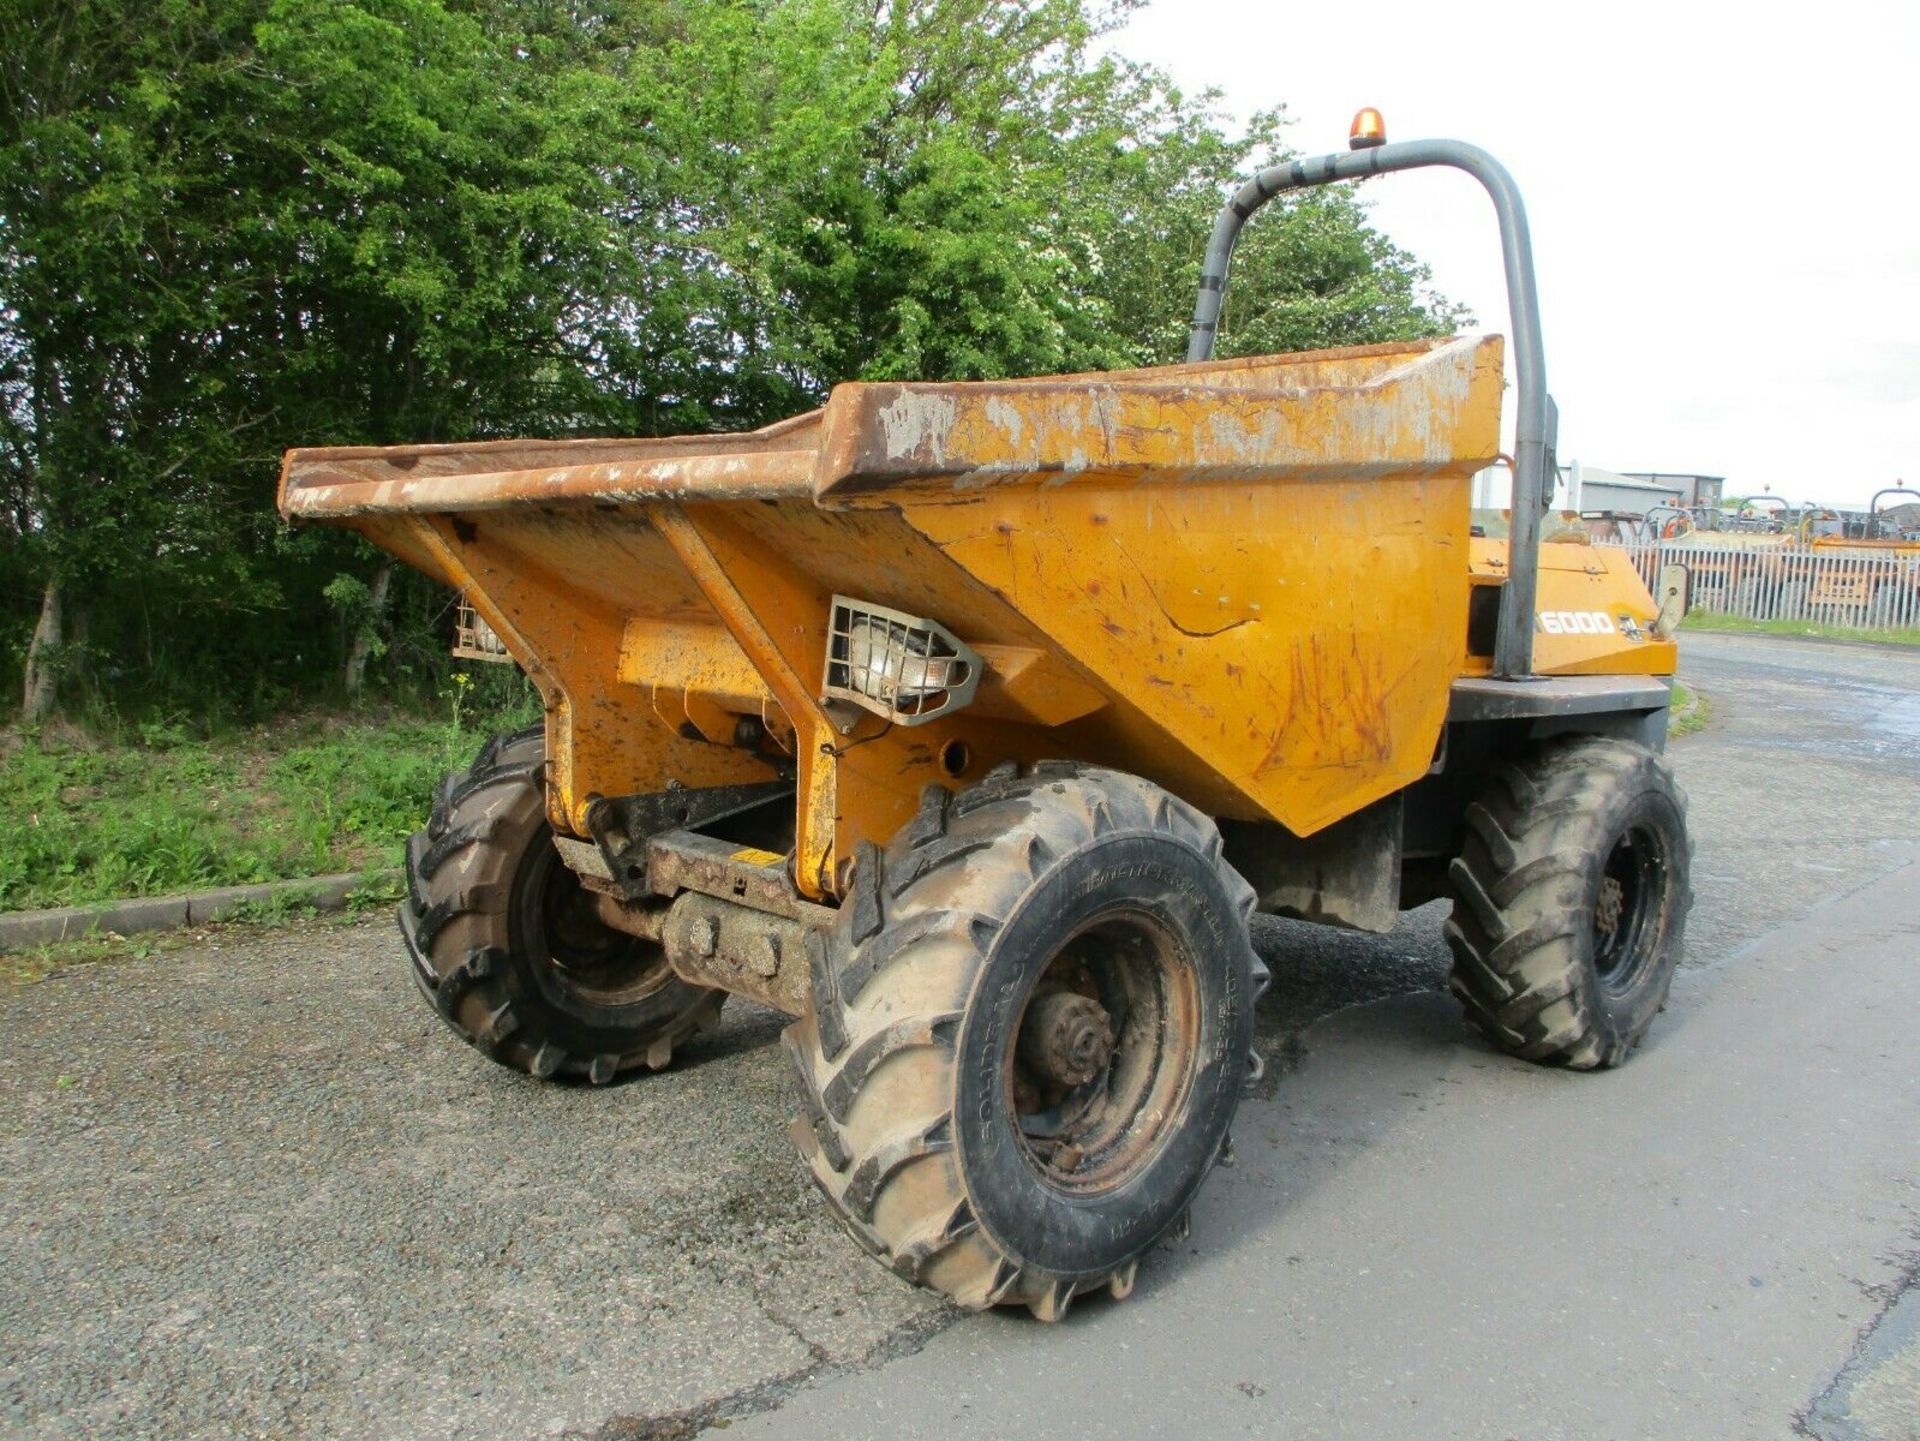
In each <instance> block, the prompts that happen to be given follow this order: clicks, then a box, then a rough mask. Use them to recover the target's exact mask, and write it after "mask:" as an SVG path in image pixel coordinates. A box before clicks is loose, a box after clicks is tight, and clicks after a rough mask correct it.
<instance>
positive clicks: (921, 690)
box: [825, 595, 980, 725]
mask: <svg viewBox="0 0 1920 1441" xmlns="http://www.w3.org/2000/svg"><path fill="white" fill-rule="evenodd" d="M979 684H980V657H979V656H978V655H976V654H975V653H974V652H973V650H972V649H971V648H970V647H969V646H968V645H967V644H966V642H964V641H962V640H961V639H960V638H959V637H958V636H956V635H955V634H954V633H953V632H952V631H950V630H948V629H947V628H946V627H945V626H943V625H941V624H940V623H939V622H938V621H934V620H927V619H926V618H924V617H922V616H913V615H905V614H902V613H901V612H900V611H897V610H889V609H887V608H886V607H885V606H879V605H871V604H869V603H867V602H866V601H860V600H853V599H851V598H849V597H847V596H843V595H836V596H835V597H834V598H833V614H832V619H831V623H830V624H829V627H828V633H827V676H826V684H825V691H826V694H827V696H828V697H829V698H838V699H841V700H850V701H852V702H854V703H855V704H856V705H861V706H865V707H866V708H867V709H868V710H870V711H873V712H874V713H875V714H877V715H883V716H885V717H886V718H887V719H888V720H890V721H895V722H897V723H899V724H900V725H919V724H921V723H922V722H924V721H930V720H932V719H933V718H934V717H935V716H937V715H944V714H946V713H947V712H948V711H951V710H956V709H958V708H959V707H961V706H963V705H965V704H966V703H967V702H968V701H970V700H972V699H973V692H974V688H975V687H976V686H978V685H979Z"/></svg>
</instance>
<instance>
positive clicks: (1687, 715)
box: [1667, 681, 1708, 740]
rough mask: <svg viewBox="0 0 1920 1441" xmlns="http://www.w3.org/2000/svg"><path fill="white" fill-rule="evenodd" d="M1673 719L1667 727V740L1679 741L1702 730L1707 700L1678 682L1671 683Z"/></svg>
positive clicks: (1706, 711)
mask: <svg viewBox="0 0 1920 1441" xmlns="http://www.w3.org/2000/svg"><path fill="white" fill-rule="evenodd" d="M1671 714H1672V716H1673V719H1672V721H1670V722H1669V723H1668V725H1667V739H1669V740H1679V739H1680V738H1681V737H1682V736H1690V735H1692V734H1693V733H1694V732H1695V731H1697V730H1700V729H1702V728H1703V727H1704V726H1705V725H1706V723H1707V716H1708V709H1707V698H1706V697H1705V696H1703V695H1701V694H1700V693H1699V692H1698V691H1696V690H1693V689H1692V688H1691V687H1689V686H1685V685H1682V684H1681V683H1680V682H1679V681H1675V682H1674V683H1673V709H1672V712H1671Z"/></svg>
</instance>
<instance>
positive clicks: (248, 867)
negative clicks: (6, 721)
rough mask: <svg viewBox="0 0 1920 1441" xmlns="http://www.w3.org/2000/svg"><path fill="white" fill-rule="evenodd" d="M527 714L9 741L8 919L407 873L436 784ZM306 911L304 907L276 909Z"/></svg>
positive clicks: (3, 743)
mask: <svg viewBox="0 0 1920 1441" xmlns="http://www.w3.org/2000/svg"><path fill="white" fill-rule="evenodd" d="M525 719H526V717H523V716H519V715H517V714H516V715H509V716H505V717H499V716H488V717H486V718H485V719H484V720H479V721H476V720H475V718H473V717H471V716H463V715H462V714H461V713H460V711H459V710H458V708H456V709H455V712H454V715H453V716H452V718H451V719H447V720H434V719H427V718H422V717H419V716H402V715H389V716H334V715H301V716H294V717H290V718H288V719H286V720H284V721H282V722H279V723H277V724H275V725H272V726H266V727H261V728H259V729H255V730H248V731H240V732H235V733H231V734H227V735H223V736H216V737H201V738H196V737H193V736H191V735H189V734H187V733H186V732H185V731H184V730H183V729H182V728H180V727H174V726H162V725H147V726H142V727H139V728H138V732H137V733H136V734H135V735H133V736H130V737H126V738H121V739H117V740H111V741H107V740H100V739H95V738H89V737H87V736H84V735H81V734H78V733H72V732H68V733H65V734H61V735H48V734H39V735H34V734H18V733H16V734H14V735H11V736H6V735H0V816H4V817H6V820H7V823H6V825H5V826H4V827H0V911H17V910H37V909H39V908H42V907H46V906H71V905H87V904H90V903H93V902H99V901H112V900H121V899H124V898H130V897H135V896H153V895H168V894H171V893H174V892H179V891H194V890H200V889H203V888H205V887H209V886H228V885H246V884H249V883H252V882H256V881H276V880H287V879H296V878H301V877H306V876H315V875H323V874H326V873H328V872H338V871H367V872H371V871H374V870H378V869H382V868H386V867H391V866H396V865H398V864H400V861H401V847H402V845H403V843H404V842H405V839H406V837H407V835H408V834H409V833H410V832H411V831H412V830H414V829H415V828H416V827H417V826H419V825H420V824H421V823H422V821H424V820H425V818H426V814H427V808H428V806H429V804H430V803H431V801H432V797H433V790H434V787H435V786H436V785H437V784H438V783H439V780H440V778H441V777H442V776H443V775H445V774H446V772H448V771H449V770H453V769H455V768H456V767H458V766H461V765H464V764H466V763H467V762H468V761H469V760H471V759H472V757H473V754H474V752H475V751H476V750H478V749H479V747H480V744H481V742H482V741H483V740H484V739H485V737H486V736H487V735H489V734H491V733H492V732H493V731H495V730H499V729H504V728H506V727H507V726H509V725H512V724H517V723H521V722H522V721H524V720H525ZM273 909H274V910H275V911H276V912H277V913H282V914H287V915H291V914H297V913H298V911H299V904H298V900H297V898H290V899H288V900H286V901H285V902H276V903H275V905H274V907H273Z"/></svg>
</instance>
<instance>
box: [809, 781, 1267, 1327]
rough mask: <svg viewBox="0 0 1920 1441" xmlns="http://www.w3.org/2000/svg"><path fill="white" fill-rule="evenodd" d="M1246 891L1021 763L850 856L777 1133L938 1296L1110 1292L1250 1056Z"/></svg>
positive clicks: (1196, 1182) (1185, 841)
mask: <svg viewBox="0 0 1920 1441" xmlns="http://www.w3.org/2000/svg"><path fill="white" fill-rule="evenodd" d="M1253 902H1254V897H1253V892H1252V890H1251V889H1250V888H1249V887H1248V886H1247V884H1246V882H1245V881H1243V880H1242V879H1241V878H1240V877H1239V876H1238V875H1237V874H1236V873H1235V872H1234V871H1233V870H1232V869H1231V868H1230V867H1228V866H1227V865H1226V864H1225V863H1224V862H1223V861H1222V860H1221V856H1220V837H1219V833H1218V831H1217V830H1216V829H1215V827H1214V825H1213V823H1212V822H1211V821H1210V820H1208V819H1207V818H1206V817H1204V816H1202V815H1200V814H1199V813H1198V812H1197V811H1195V810H1193V809H1192V808H1191V807H1189V806H1187V805H1185V804H1184V803H1182V802H1180V801H1179V800H1176V799H1175V798H1173V797H1172V796H1169V795H1167V794H1166V793H1165V792H1163V791H1160V790H1158V789H1157V788H1156V787H1154V786H1152V785H1149V784H1148V783H1146V782H1145V781H1141V780H1137V779H1135V778H1133V777H1131V776H1126V775H1121V774H1119V773H1117V772H1113V771H1102V770H1095V769H1092V768H1089V767H1076V766H1067V765H1060V766H1043V767H1039V768H1037V769H1036V770H1035V771H1034V772H1032V773H1031V774H1029V775H1027V776H1024V777H1021V776H1017V775H1014V774H1011V773H1007V774H1003V775H1000V776H996V777H990V778H989V779H988V780H987V781H986V782H983V783H982V784H981V785H980V786H978V787H975V788H974V789H972V790H970V791H967V792H964V793H962V794H961V795H959V796H957V797H953V798H951V799H949V796H948V793H947V792H946V791H945V790H943V789H941V788H940V787H937V786H936V787H930V788H929V790H928V792H927V797H926V801H925V804H924V806H923V809H922V811H921V814H920V816H919V818H918V819H917V820H916V821H915V822H913V823H912V824H911V825H910V826H908V828H907V829H906V831H905V832H904V833H903V834H902V835H901V836H900V837H898V838H897V839H896V840H895V841H894V843H893V844H892V846H890V847H889V848H888V849H887V850H886V851H884V852H882V851H881V850H880V849H879V848H878V847H875V846H871V845H869V846H865V847H863V848H862V850H861V853H860V855H859V857H858V860H857V869H856V872H855V882H854V887H853V891H852V893H851V894H850V895H849V897H848V899H847V900H846V902H845V903H844V904H843V906H842V907H841V913H840V919H839V922H838V923H837V925H836V928H835V930H834V932H833V933H832V936H831V938H830V941H829V943H828V947H827V952H828V953H827V954H826V955H825V956H823V957H822V964H821V965H820V966H819V968H818V969H817V971H816V977H815V998H814V1006H813V1008H812V1010H811V1011H810V1012H809V1013H808V1014H807V1015H806V1016H804V1017H802V1018H801V1019H800V1020H799V1021H797V1022H795V1023H794V1024H793V1025H792V1026H791V1027H789V1028H788V1030H787V1032H786V1037H785V1039H786V1043H787V1046H788V1048H789V1050H790V1051H791V1053H792V1055H793V1059H794V1062H795V1065H796V1067H797V1068H798V1070H799V1074H800V1083H801V1090H802V1096H803V1100H804V1103H805V1113H804V1114H803V1115H802V1116H801V1117H800V1118H799V1119H798V1120H797V1121H796V1123H795V1126H794V1136H795V1139H796V1141H797V1142H798V1143H799V1146H800V1150H801V1152H802V1154H803V1156H804V1157H805V1159H806V1162H807V1164H808V1167H809V1168H810V1170H811V1171H812V1173H813V1177H814V1180H815V1181H816V1182H817V1183H818V1184H819V1186H820V1188H821V1190H822V1191H824V1192H825V1193H826V1196H827V1199H828V1201H829V1202H830V1203H831V1204H832V1206H833V1208H834V1210H835V1211H836V1213H837V1214H838V1215H839V1217H840V1219H841V1221H842V1222H843V1223H844V1224H845V1225H846V1227H847V1228H848V1230H849V1231H851V1232H852V1233H853V1235H854V1236H855V1238H856V1239H857V1240H859V1241H860V1242H861V1244H862V1245H864V1246H865V1247H866V1248H867V1249H868V1250H869V1251H871V1252H872V1253H873V1254H874V1255H876V1256H878V1257H879V1258H880V1259H881V1260H883V1261H884V1262H886V1263H887V1264H888V1265H890V1266H891V1267H892V1268H893V1269H894V1270H895V1271H896V1272H898V1273H899V1274H900V1275H902V1276H903V1277H906V1278H907V1279H909V1280H913V1281H917V1282H919V1283H920V1284H922V1285H925V1286H928V1287H930V1288H931V1289H933V1290H935V1291H938V1292H940V1293H942V1294H943V1295H945V1296H947V1297H948V1298H949V1299H951V1300H953V1301H955V1302H957V1303H958V1304H959V1305H962V1306H965V1307H968V1308H970V1309H981V1308H984V1307H987V1306H992V1305H998V1304H1003V1303H1007V1304H1024V1305H1026V1306H1027V1307H1029V1308H1030V1309H1031V1310H1032V1311H1033V1313H1034V1314H1035V1315H1037V1316H1039V1317H1040V1318H1042V1319H1043V1320H1057V1319H1059V1318H1060V1317H1061V1316H1063V1315H1064V1314H1065V1313H1066V1310H1067V1306H1068V1304H1069V1303H1070V1302H1071V1301H1072V1299H1073V1297H1074V1296H1075V1295H1077V1294H1080V1293H1082V1292H1086V1291H1091V1290H1096V1289H1100V1288H1105V1289H1107V1290H1109V1291H1111V1292H1112V1293H1113V1294H1114V1295H1116V1296H1123V1295H1125V1294H1126V1293H1127V1291H1128V1290H1130V1289H1131V1287H1132V1284H1133V1276H1134V1270H1135V1267H1136V1266H1137V1264H1138V1262H1139V1258H1140V1256H1141V1254H1142V1253H1143V1252H1145V1251H1146V1250H1147V1249H1148V1248H1149V1247H1151V1246H1152V1245H1153V1244H1154V1242H1155V1241H1157V1240H1158V1239H1159V1238H1160V1237H1161V1236H1162V1235H1163V1234H1164V1233H1165V1232H1166V1231H1167V1230H1168V1229H1169V1228H1170V1227H1172V1226H1174V1225H1175V1224H1176V1223H1177V1222H1178V1221H1179V1220H1180V1219H1181V1218H1182V1217H1183V1216H1184V1215H1185V1213H1186V1211H1187V1208H1188V1207H1189V1206H1190V1205H1191V1204H1192V1203H1193V1198H1194V1195H1195V1193H1196V1192H1197V1191H1198V1190H1199V1187H1200V1184H1201V1182H1202V1181H1203V1180H1204V1179H1205V1177H1206V1175H1207V1172H1208V1171H1209V1170H1210V1169H1211V1167H1212V1166H1213V1164H1214V1161H1215V1160H1216V1159H1217V1158H1218V1156H1219V1155H1220V1151H1221V1147H1222V1145H1223V1143H1224V1141H1225V1139H1226V1135H1227V1126H1228V1123H1229V1122H1230V1121H1231V1120H1232V1117H1233V1112H1234V1108H1235V1106H1236V1104H1237V1103H1238V1101H1239V1097H1240V1092H1241V1089H1242V1086H1243V1085H1244V1083H1245V1081H1246V1079H1247V1074H1248V1064H1249V1058H1250V1048H1251V1044H1252V1026H1253V1000H1254V997H1255V995H1256V993H1257V988H1258V983H1259V981H1260V980H1262V979H1264V976H1265V971H1264V968H1262V967H1261V966H1260V964H1259V962H1258V961H1257V960H1256V959H1255V957H1254V955H1253V950H1252V945H1251V943H1250V940H1249V937H1248V929H1247V924H1248V917H1249V915H1250V914H1251V912H1252V909H1253Z"/></svg>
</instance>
